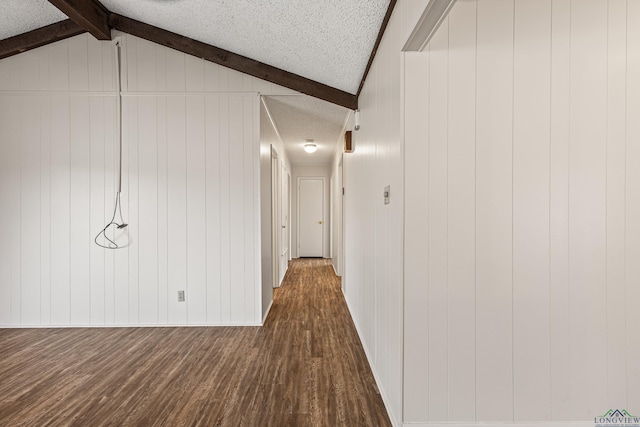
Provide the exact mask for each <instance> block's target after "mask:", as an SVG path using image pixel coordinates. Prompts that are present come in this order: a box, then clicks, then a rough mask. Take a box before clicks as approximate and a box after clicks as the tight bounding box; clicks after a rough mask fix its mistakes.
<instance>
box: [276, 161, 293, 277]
mask: <svg viewBox="0 0 640 427" xmlns="http://www.w3.org/2000/svg"><path fill="white" fill-rule="evenodd" d="M281 172H282V173H281V175H280V178H281V181H282V191H281V193H280V195H281V196H280V199H281V201H282V205H281V210H280V217H281V219H282V220H281V222H280V268H279V270H280V278H279V279H280V281H279V283H282V279H284V275H285V273H286V272H287V266H288V265H287V264H288V261H289V210H290V209H289V187H290V185H291V176H290V175H289V173H288V172H287V170H286V169H285V168H284V165H283V166H282V169H281Z"/></svg>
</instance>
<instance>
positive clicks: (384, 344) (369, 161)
mask: <svg viewBox="0 0 640 427" xmlns="http://www.w3.org/2000/svg"><path fill="white" fill-rule="evenodd" d="M427 3H428V0H409V1H399V2H398V3H397V4H396V6H395V8H394V11H393V14H392V16H391V19H390V21H389V24H388V26H387V29H386V30H385V34H384V37H383V38H382V42H381V44H380V46H379V48H378V51H377V53H376V57H375V60H374V62H373V64H372V67H371V70H370V72H369V75H368V77H367V80H366V82H365V85H364V87H363V89H362V92H361V94H360V98H359V108H360V123H361V128H360V130H359V131H357V132H353V138H354V145H355V151H354V152H353V153H350V154H345V155H344V160H343V183H344V187H345V197H344V199H343V201H344V206H343V209H344V218H343V224H344V251H345V252H344V272H343V281H344V287H345V298H346V300H347V303H348V305H349V309H350V311H351V315H352V317H353V320H354V323H355V325H356V327H357V329H358V332H359V335H360V338H361V340H362V344H363V346H364V348H365V351H366V352H367V355H368V358H369V361H370V364H371V368H372V370H373V372H374V374H375V376H376V379H377V383H378V386H379V387H380V391H381V394H382V396H383V398H384V400H385V404H386V405H387V409H388V412H389V414H390V416H391V418H392V421H393V422H394V425H398V424H399V423H401V420H402V412H403V409H402V408H403V403H402V382H403V379H402V363H403V357H402V354H403V349H402V324H403V317H402V316H403V298H402V280H403V279H402V277H403V272H402V268H403V245H402V241H403V234H402V233H403V231H402V230H403V227H402V220H403V219H402V212H403V173H402V171H403V152H402V145H401V140H402V138H401V132H402V126H401V114H400V106H401V88H402V86H401V76H402V73H401V62H400V51H401V49H402V46H403V45H404V43H405V41H406V40H407V38H408V36H409V34H410V33H411V31H412V29H413V27H414V26H415V24H416V22H417V20H418V18H419V17H420V15H421V14H422V11H423V10H424V8H425V6H426V5H427ZM386 185H390V186H391V202H390V204H388V205H384V201H383V190H384V187H385V186H386Z"/></svg>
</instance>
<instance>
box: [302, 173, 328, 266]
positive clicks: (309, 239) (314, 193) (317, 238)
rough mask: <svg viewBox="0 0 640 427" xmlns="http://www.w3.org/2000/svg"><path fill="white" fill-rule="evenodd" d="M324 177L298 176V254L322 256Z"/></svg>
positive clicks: (313, 256)
mask: <svg viewBox="0 0 640 427" xmlns="http://www.w3.org/2000/svg"><path fill="white" fill-rule="evenodd" d="M324 187H325V182H324V178H323V177H318V178H316V177H300V178H298V256H299V257H301V258H304V257H312V258H322V257H323V255H324V253H323V248H324V226H325V224H324V222H325V221H324Z"/></svg>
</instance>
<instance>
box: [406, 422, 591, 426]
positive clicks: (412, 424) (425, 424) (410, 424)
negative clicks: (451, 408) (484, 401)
mask: <svg viewBox="0 0 640 427" xmlns="http://www.w3.org/2000/svg"><path fill="white" fill-rule="evenodd" d="M593 426H594V423H593V421H591V422H588V421H562V422H551V421H547V422H545V421H541V422H522V423H500V422H495V423H490V422H482V423H404V424H402V427H593Z"/></svg>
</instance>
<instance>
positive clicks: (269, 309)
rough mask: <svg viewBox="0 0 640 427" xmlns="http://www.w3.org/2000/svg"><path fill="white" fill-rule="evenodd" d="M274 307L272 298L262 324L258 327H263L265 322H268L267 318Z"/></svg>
mask: <svg viewBox="0 0 640 427" xmlns="http://www.w3.org/2000/svg"><path fill="white" fill-rule="evenodd" d="M272 306H273V298H271V302H270V303H269V307H267V311H266V312H265V313H264V316H263V317H262V323H261V324H260V325H258V326H263V325H264V322H265V320H267V316H268V315H269V312H270V311H271V307H272Z"/></svg>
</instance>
